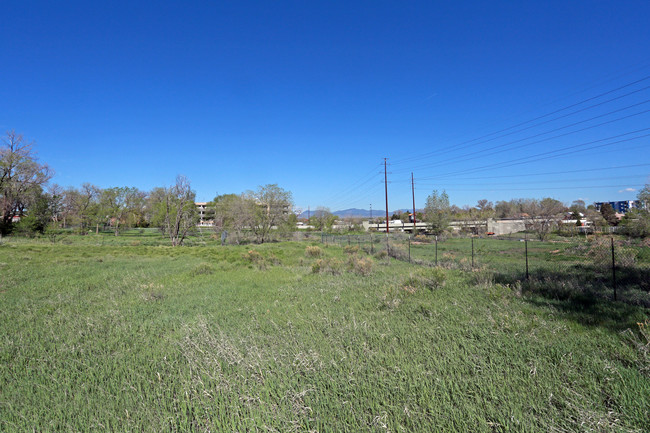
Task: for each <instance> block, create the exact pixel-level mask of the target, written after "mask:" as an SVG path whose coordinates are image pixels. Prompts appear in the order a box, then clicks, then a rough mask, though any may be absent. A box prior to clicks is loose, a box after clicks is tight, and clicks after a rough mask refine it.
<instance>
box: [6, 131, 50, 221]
mask: <svg viewBox="0 0 650 433" xmlns="http://www.w3.org/2000/svg"><path fill="white" fill-rule="evenodd" d="M33 144H34V143H33V142H28V141H26V140H25V138H24V137H23V136H22V134H18V133H16V131H13V130H12V131H7V133H6V134H5V136H4V137H3V138H2V145H1V146H0V213H1V214H2V217H1V218H0V233H8V232H9V231H11V224H12V220H13V218H14V216H18V217H20V216H23V214H24V211H25V207H26V204H27V202H28V201H29V198H30V194H31V195H33V194H35V193H36V192H41V191H42V189H43V187H44V186H45V184H46V183H47V182H48V181H49V180H50V178H51V177H52V172H51V170H50V168H49V167H48V166H47V165H46V164H39V163H38V162H37V158H36V154H35V153H34V151H33V150H32V146H33Z"/></svg>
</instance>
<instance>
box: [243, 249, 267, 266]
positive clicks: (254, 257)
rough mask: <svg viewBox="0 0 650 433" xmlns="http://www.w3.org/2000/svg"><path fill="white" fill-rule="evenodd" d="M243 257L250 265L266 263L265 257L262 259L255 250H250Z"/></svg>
mask: <svg viewBox="0 0 650 433" xmlns="http://www.w3.org/2000/svg"><path fill="white" fill-rule="evenodd" d="M243 257H244V260H247V261H249V262H250V263H254V264H259V263H262V262H263V261H264V257H262V255H261V254H260V253H259V252H257V251H255V250H248V252H247V253H245V254H244V255H243Z"/></svg>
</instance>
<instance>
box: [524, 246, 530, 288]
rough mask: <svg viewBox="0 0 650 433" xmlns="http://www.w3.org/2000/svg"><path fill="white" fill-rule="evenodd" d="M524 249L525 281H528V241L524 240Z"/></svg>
mask: <svg viewBox="0 0 650 433" xmlns="http://www.w3.org/2000/svg"><path fill="white" fill-rule="evenodd" d="M524 248H525V251H526V252H525V255H526V280H528V278H529V275H528V239H526V240H524Z"/></svg>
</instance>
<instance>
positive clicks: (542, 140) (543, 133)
mask: <svg viewBox="0 0 650 433" xmlns="http://www.w3.org/2000/svg"><path fill="white" fill-rule="evenodd" d="M649 102H650V99H647V100H645V101H642V102H639V103H636V104H633V105H629V106H627V107H623V108H620V109H617V110H613V111H610V112H608V113H605V114H600V115H598V116H594V117H591V118H589V119H585V120H581V121H579V122H574V123H571V124H569V125H564V126H561V127H558V128H555V129H552V130H550V131H545V132H540V133H537V134H534V135H531V136H528V137H524V138H520V139H518V140H514V141H510V142H508V143H504V144H500V145H498V146H493V147H490V148H487V149H483V150H479V151H477V152H472V153H465V154H462V155H459V156H455V157H451V158H447V159H444V160H442V161H437V162H436V163H432V164H425V165H419V166H415V167H412V168H432V167H437V166H440V165H443V164H446V163H448V162H453V161H457V160H459V159H463V158H465V157H468V156H471V155H474V156H472V157H471V158H465V159H463V161H467V159H476V158H483V157H484V155H477V154H480V153H486V152H489V151H492V150H496V149H502V148H505V147H507V146H510V145H512V144H516V143H520V142H522V141H526V140H529V139H531V138H536V137H540V136H542V135H546V134H550V133H552V132H557V131H560V130H562V129H566V128H570V127H572V126H576V125H579V124H581V123H585V122H589V121H591V120H595V119H598V118H601V117H605V116H608V115H610V114H614V113H617V112H620V111H624V110H627V109H630V108H634V107H636V106H639V105H643V104H647V103H649ZM648 112H650V109H648V110H643V111H639V112H636V113H632V114H628V115H626V116H622V117H618V118H616V119H611V120H607V121H605V122H601V123H597V124H595V125H590V126H586V127H584V128H580V129H576V130H574V131H569V132H565V133H562V134H559V135H555V136H553V137H547V138H544V139H541V140H537V141H533V142H531V143H526V144H522V145H520V146H515V147H511V148H510V149H509V150H513V149H521V148H522V147H527V146H532V145H534V144H539V143H544V142H546V141H549V140H553V139H556V138H560V137H566V136H567V135H572V134H577V133H578V132H583V131H587V130H590V129H594V128H598V127H601V126H604V125H608V124H611V123H615V122H620V121H621V120H625V119H629V118H632V117H635V116H640V115H642V114H645V113H648ZM408 170H411V168H410V169H408ZM408 170H407V169H402V170H396V172H403V171H408Z"/></svg>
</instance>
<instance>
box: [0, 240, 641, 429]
mask: <svg viewBox="0 0 650 433" xmlns="http://www.w3.org/2000/svg"><path fill="white" fill-rule="evenodd" d="M202 242H203V241H201V240H196V241H195V242H194V245H195V246H190V247H181V248H171V247H168V246H165V245H164V240H163V241H161V240H160V239H159V238H158V237H156V236H155V234H152V233H143V234H140V233H132V234H130V235H127V236H120V237H118V238H115V237H110V236H102V235H99V236H95V235H91V236H86V237H75V236H68V237H63V238H59V239H53V241H49V240H47V239H41V240H24V239H4V240H3V243H2V244H0V431H3V432H4V431H6V432H13V431H16V432H24V431H38V432H46V431H52V432H54V431H56V432H60V431H84V432H85V431H120V432H123V431H182V432H194V431H213V432H214V431H237V432H246V431H264V432H267V431H278V432H287V431H305V432H306V431H319V432H339V431H349V432H358V431H377V432H386V431H390V432H401V431H404V432H406V431H427V432H428V431H440V432H448V431H459V432H466V431H486V432H501V431H516V432H539V431H555V432H565V431H584V432H591V431H593V432H609V431H614V432H627V431H638V432H642V431H647V428H648V425H650V346H648V344H649V343H650V342H649V341H648V337H649V336H650V334H649V333H648V332H647V331H645V334H644V333H643V332H641V331H644V329H645V327H641V328H640V327H639V326H638V325H637V322H644V321H646V320H648V318H650V310H648V309H645V308H643V307H641V306H634V305H629V304H624V303H613V302H604V301H603V302H595V303H592V304H588V305H585V304H575V303H573V302H571V301H570V300H557V299H553V298H550V297H543V296H541V295H532V294H527V293H526V292H525V290H524V293H523V294H522V293H521V292H522V286H521V285H519V284H511V285H505V284H497V283H494V280H493V279H491V278H489V277H486V276H485V273H484V272H483V271H478V272H473V271H468V270H462V269H445V270H441V271H437V270H436V269H431V268H423V267H422V266H417V265H410V264H408V263H406V262H403V261H396V260H394V259H390V261H388V259H386V258H382V259H375V258H372V259H367V258H366V257H367V256H366V255H365V254H364V253H363V252H359V253H357V255H358V256H359V257H356V258H351V257H353V256H354V255H353V254H349V253H350V252H352V251H348V253H346V252H344V250H343V248H341V247H338V246H329V247H325V246H322V245H320V246H319V248H318V249H316V248H314V247H313V246H315V245H316V244H315V243H314V244H311V243H308V242H285V243H276V244H265V245H261V246H251V245H248V246H227V247H221V246H218V245H216V242H210V241H206V242H203V243H202ZM310 246H311V251H308V248H310ZM369 263H371V264H369ZM357 265H358V266H357ZM317 271H320V272H317ZM434 277H435V278H434ZM433 279H435V280H436V282H435V284H434V283H431V281H433ZM443 279H444V284H442V280H443ZM648 326H650V324H648V325H646V327H648Z"/></svg>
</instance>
